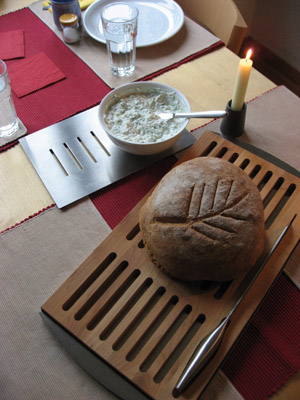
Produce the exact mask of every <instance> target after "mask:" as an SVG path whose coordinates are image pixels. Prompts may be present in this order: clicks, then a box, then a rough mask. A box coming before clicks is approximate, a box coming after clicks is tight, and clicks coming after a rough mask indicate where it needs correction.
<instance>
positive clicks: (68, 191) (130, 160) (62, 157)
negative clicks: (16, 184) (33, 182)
mask: <svg viewBox="0 0 300 400" xmlns="http://www.w3.org/2000/svg"><path fill="white" fill-rule="evenodd" d="M194 141H195V139H194V137H193V135H191V134H190V133H189V132H188V131H185V132H184V134H183V135H182V136H181V138H180V139H179V141H178V142H177V143H176V144H175V145H174V146H173V147H172V148H171V149H169V150H167V151H165V152H163V153H160V154H156V155H153V156H136V155H133V154H129V153H126V152H125V151H123V150H121V149H119V148H118V147H117V146H116V145H114V144H113V143H112V142H111V141H110V139H109V138H108V137H107V135H106V133H105V132H104V130H103V129H102V128H101V127H100V124H99V121H98V106H96V107H93V108H91V109H90V110H87V111H84V112H82V113H80V114H77V115H75V116H73V117H70V118H68V119H66V120H64V121H62V122H58V123H57V124H54V125H52V126H49V127H47V128H45V129H42V130H40V131H38V132H35V133H33V134H31V135H29V136H26V137H24V138H22V139H20V140H19V142H20V144H21V146H22V148H23V150H24V151H25V153H26V155H27V157H28V158H29V160H30V161H31V163H32V165H33V166H34V168H35V170H36V171H37V173H38V174H39V176H40V178H41V179H42V181H43V183H44V185H45V186H46V188H47V190H48V191H49V193H50V195H51V196H52V198H53V200H54V201H55V203H56V205H57V207H59V208H62V207H65V206H67V205H68V204H70V203H73V202H74V201H76V200H79V199H81V198H82V197H85V196H87V195H89V194H91V193H93V192H95V191H96V190H99V189H101V188H103V187H105V186H108V185H110V184H111V183H113V182H116V181H118V180H119V179H122V178H124V177H126V176H128V175H130V174H133V173H134V172H137V171H139V170H141V169H143V168H145V167H147V166H149V165H151V164H153V163H155V162H156V161H158V160H160V159H162V158H165V157H166V156H168V155H171V154H174V153H176V152H178V151H180V150H183V149H185V148H186V147H188V146H191V145H192V144H193V143H194Z"/></svg>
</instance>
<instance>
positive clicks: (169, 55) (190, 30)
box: [29, 1, 220, 88]
mask: <svg viewBox="0 0 300 400" xmlns="http://www.w3.org/2000/svg"><path fill="white" fill-rule="evenodd" d="M29 8H30V9H31V10H32V11H33V12H34V13H35V14H36V15H37V16H38V17H39V18H40V19H41V20H42V21H43V22H45V24H46V25H48V26H49V28H50V29H52V30H53V32H55V33H56V35H57V36H58V37H59V38H60V39H62V35H61V32H60V31H59V30H58V29H57V28H56V26H55V24H54V22H53V16H52V14H51V13H50V12H49V11H45V10H43V9H42V1H38V2H36V3H33V4H31V5H30V6H29ZM218 42H220V39H218V38H217V37H216V36H214V35H213V34H211V33H210V32H208V31H207V30H206V29H204V28H203V27H201V26H200V25H198V24H196V23H195V22H194V21H192V20H191V19H190V18H187V17H185V19H184V25H183V27H182V28H181V30H180V31H179V32H178V33H177V34H176V35H175V36H173V37H172V38H170V39H169V40H167V41H165V42H163V43H160V44H157V45H155V46H149V47H145V48H138V49H137V53H136V70H135V72H134V73H133V74H132V75H131V76H130V77H122V78H117V77H115V76H113V75H112V74H111V71H110V67H109V63H108V57H107V52H106V46H105V44H103V43H100V42H97V41H96V40H94V39H93V38H91V37H89V36H88V35H87V33H85V32H83V34H82V39H81V40H80V42H79V43H75V44H72V45H68V47H69V48H70V49H71V50H73V51H74V53H75V54H77V55H78V56H79V57H80V58H81V59H82V60H83V61H85V62H86V63H87V65H88V66H89V67H90V68H91V69H92V70H94V72H95V73H96V74H97V75H98V76H99V77H100V78H101V79H102V80H103V81H104V82H105V83H107V85H109V86H110V87H111V88H114V87H116V86H119V85H122V84H125V83H128V82H133V81H136V80H139V79H141V78H143V77H145V76H147V75H149V74H152V73H154V72H157V71H160V70H162V69H164V68H166V67H169V66H170V65H173V64H176V63H178V62H179V61H181V60H184V59H186V58H187V57H189V56H191V55H194V54H195V53H198V52H200V51H202V50H205V49H207V48H209V47H210V46H213V45H214V44H216V43H218ZM66 46H67V45H66Z"/></svg>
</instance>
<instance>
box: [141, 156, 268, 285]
mask: <svg viewBox="0 0 300 400" xmlns="http://www.w3.org/2000/svg"><path fill="white" fill-rule="evenodd" d="M139 224H140V229H141V232H142V235H143V240H144V243H145V246H146V247H147V249H148V251H149V253H150V255H151V257H152V260H153V262H154V263H155V264H156V265H158V266H159V267H160V268H161V269H162V270H163V271H165V272H166V273H167V274H168V275H170V276H172V277H174V278H178V279H181V280H184V281H198V280H212V281H227V280H231V279H234V278H236V277H237V276H238V275H240V274H241V273H243V272H246V271H248V270H249V269H250V268H251V267H252V266H253V265H254V263H255V262H256V260H257V259H258V258H259V256H260V255H261V253H262V251H263V248H264V242H265V228H264V211H263V205H262V200H261V197H260V193H259V191H258V189H257V187H256V186H255V184H254V183H253V182H252V180H251V179H250V178H249V177H248V176H247V175H246V174H245V172H244V171H242V170H241V169H240V168H238V167H236V166H235V165H233V164H231V163H230V162H228V161H226V160H222V159H219V158H215V157H199V158H195V159H193V160H189V161H186V162H184V163H182V164H180V165H178V166H177V167H175V168H173V169H172V170H171V171H170V172H169V173H168V174H167V175H165V177H164V178H163V179H162V180H161V181H160V183H159V184H158V186H157V187H156V188H155V190H154V191H153V193H152V194H151V196H150V197H149V198H148V199H147V201H146V203H145V204H144V206H143V207H142V209H141V212H140V218H139Z"/></svg>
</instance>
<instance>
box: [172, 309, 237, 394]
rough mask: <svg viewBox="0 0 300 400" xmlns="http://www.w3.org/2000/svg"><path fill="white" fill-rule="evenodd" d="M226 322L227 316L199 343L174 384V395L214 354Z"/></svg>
mask: <svg viewBox="0 0 300 400" xmlns="http://www.w3.org/2000/svg"><path fill="white" fill-rule="evenodd" d="M228 322H229V318H228V317H227V318H225V319H224V320H222V321H221V322H220V324H219V325H218V326H217V327H216V328H215V329H214V330H213V331H212V332H210V333H209V334H208V335H207V336H206V337H205V338H204V339H202V341H201V342H200V343H199V345H198V347H197V348H196V350H195V352H194V354H193V355H192V357H191V358H190V360H189V362H188V363H187V365H186V367H185V369H184V371H183V373H182V374H181V376H180V378H179V380H178V382H177V384H176V386H175V389H174V394H175V395H176V394H179V393H182V392H184V390H185V389H186V388H187V387H188V386H189V384H190V383H191V382H192V381H193V380H194V378H195V377H196V376H197V375H198V373H199V372H200V371H201V370H202V369H203V368H204V367H205V365H206V364H207V363H208V362H209V361H210V360H211V358H212V357H213V356H214V355H215V354H216V352H217V350H218V348H219V347H220V345H221V342H222V339H223V336H224V332H225V329H226V327H227V325H228Z"/></svg>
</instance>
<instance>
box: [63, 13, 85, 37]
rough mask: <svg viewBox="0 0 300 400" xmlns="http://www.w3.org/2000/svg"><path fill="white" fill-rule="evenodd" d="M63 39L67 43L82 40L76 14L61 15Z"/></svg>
mask: <svg viewBox="0 0 300 400" xmlns="http://www.w3.org/2000/svg"><path fill="white" fill-rule="evenodd" d="M59 22H60V26H61V28H62V36H63V40H64V42H66V43H76V42H78V41H79V40H80V26H79V22H78V17H77V15H76V14H63V15H61V16H60V17H59Z"/></svg>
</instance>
